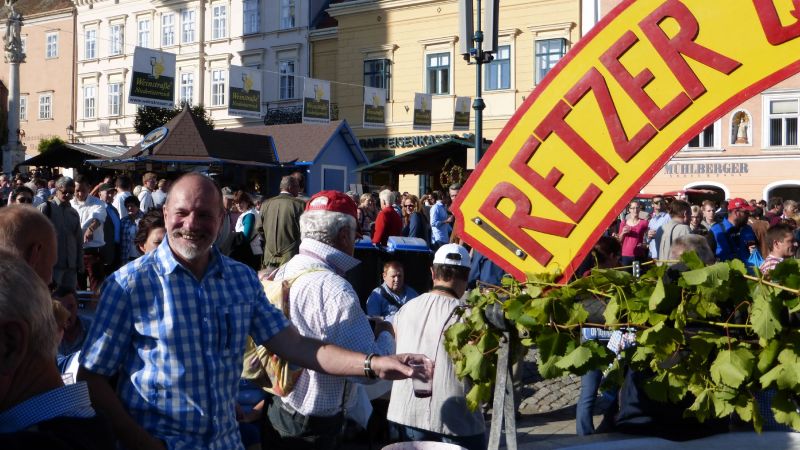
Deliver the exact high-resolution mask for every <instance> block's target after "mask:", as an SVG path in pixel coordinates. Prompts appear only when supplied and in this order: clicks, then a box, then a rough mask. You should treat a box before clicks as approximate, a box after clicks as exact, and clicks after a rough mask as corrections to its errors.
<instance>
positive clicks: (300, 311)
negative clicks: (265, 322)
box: [275, 239, 394, 416]
mask: <svg viewBox="0 0 800 450" xmlns="http://www.w3.org/2000/svg"><path fill="white" fill-rule="evenodd" d="M358 264H359V261H358V260H357V259H355V258H353V257H352V256H350V255H347V254H345V253H344V252H341V251H339V250H337V249H335V248H333V247H331V246H329V245H326V244H323V243H322V242H319V241H315V240H313V239H303V241H302V242H301V243H300V254H298V255H295V256H294V257H293V258H292V259H291V260H289V262H288V263H286V264H285V265H284V266H283V267H281V268H280V269H279V272H278V273H277V274H276V276H275V279H277V280H280V279H284V278H291V277H293V276H295V275H296V274H299V273H301V272H303V271H306V270H308V269H310V268H315V267H317V268H321V269H324V270H319V271H316V272H308V273H306V274H303V275H302V276H300V277H299V278H297V279H296V280H295V282H294V284H292V288H291V290H290V291H289V304H290V309H289V315H290V316H291V321H292V323H293V324H294V326H295V327H297V330H298V331H299V332H300V334H301V335H303V336H309V337H313V338H317V339H322V340H323V341H325V342H327V343H329V344H336V345H338V346H340V347H344V348H346V349H348V350H353V351H356V352H362V353H366V354H368V353H375V354H378V355H389V354H392V353H393V352H394V338H392V336H391V334H389V333H385V332H384V333H381V334H380V336H378V339H375V335H374V334H373V332H372V328H371V327H370V325H369V321H368V320H367V316H366V314H364V311H363V310H362V309H361V305H360V303H359V301H358V295H356V293H355V291H354V290H353V286H351V285H350V283H349V282H348V281H347V280H345V279H344V277H343V276H344V274H345V273H346V272H347V271H348V270H350V269H352V268H353V267H355V266H356V265H358ZM345 381H351V382H356V383H367V382H369V380H368V379H367V378H364V377H353V378H342V377H334V376H331V375H325V374H323V373H320V372H315V371H313V370H304V371H303V373H302V375H300V378H298V380H297V384H295V387H294V390H292V392H291V393H289V395H287V396H286V397H283V398H282V399H281V400H282V401H283V402H284V403H286V404H287V405H289V406H291V407H292V408H294V409H295V410H296V411H298V412H299V413H300V414H303V415H306V416H332V415H334V414H337V413H339V412H340V411H341V410H342V398H343V394H344V387H345Z"/></svg>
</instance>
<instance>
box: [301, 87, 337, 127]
mask: <svg viewBox="0 0 800 450" xmlns="http://www.w3.org/2000/svg"><path fill="white" fill-rule="evenodd" d="M330 121H331V83H330V81H327V80H315V79H314V78H304V79H303V123H329V122H330Z"/></svg>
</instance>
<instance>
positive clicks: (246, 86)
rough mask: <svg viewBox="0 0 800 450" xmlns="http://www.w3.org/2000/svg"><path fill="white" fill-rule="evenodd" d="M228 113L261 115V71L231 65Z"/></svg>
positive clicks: (232, 114)
mask: <svg viewBox="0 0 800 450" xmlns="http://www.w3.org/2000/svg"><path fill="white" fill-rule="evenodd" d="M228 89H229V95H228V98H229V99H230V101H229V102H228V115H230V116H240V117H254V118H260V117H261V71H260V70H256V69H247V68H244V67H240V66H231V68H230V83H228Z"/></svg>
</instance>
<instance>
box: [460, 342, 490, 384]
mask: <svg viewBox="0 0 800 450" xmlns="http://www.w3.org/2000/svg"><path fill="white" fill-rule="evenodd" d="M461 353H462V354H463V355H464V370H463V372H462V373H458V374H457V375H458V376H459V377H464V376H466V377H469V378H471V379H473V380H480V379H483V378H484V377H485V376H486V371H487V370H488V365H489V358H484V357H483V353H481V351H480V350H478V347H477V346H475V345H472V344H467V345H465V346H464V347H462V348H461Z"/></svg>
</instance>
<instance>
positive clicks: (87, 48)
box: [83, 29, 97, 59]
mask: <svg viewBox="0 0 800 450" xmlns="http://www.w3.org/2000/svg"><path fill="white" fill-rule="evenodd" d="M83 46H84V47H83V58H84V59H95V58H97V30H94V29H92V30H86V32H85V33H84V39H83Z"/></svg>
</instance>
